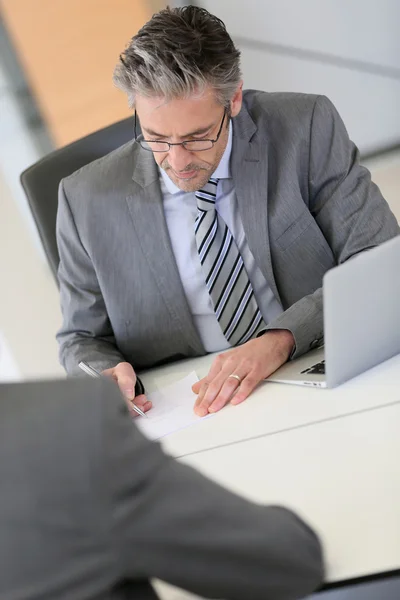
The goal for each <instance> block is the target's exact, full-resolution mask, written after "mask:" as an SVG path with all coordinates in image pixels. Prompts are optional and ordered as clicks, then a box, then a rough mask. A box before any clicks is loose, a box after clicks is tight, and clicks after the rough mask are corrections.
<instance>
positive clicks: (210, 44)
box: [57, 6, 399, 416]
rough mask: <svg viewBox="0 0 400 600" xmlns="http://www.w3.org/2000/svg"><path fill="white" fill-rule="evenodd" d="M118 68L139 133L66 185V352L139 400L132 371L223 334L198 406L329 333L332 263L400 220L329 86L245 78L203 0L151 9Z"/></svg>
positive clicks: (245, 385) (73, 365)
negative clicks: (279, 89)
mask: <svg viewBox="0 0 400 600" xmlns="http://www.w3.org/2000/svg"><path fill="white" fill-rule="evenodd" d="M114 80H115V83H116V84H117V85H118V86H119V87H120V88H121V89H122V90H124V91H125V92H126V93H127V95H128V98H129V103H130V106H131V107H132V108H134V110H135V115H134V123H135V124H134V140H133V141H132V142H131V143H128V144H127V145H125V146H123V147H121V148H118V149H117V150H115V151H114V152H112V153H111V154H109V155H107V156H105V157H104V158H102V159H99V160H97V161H95V162H93V163H91V164H90V165H88V166H86V167H84V168H83V169H81V170H79V171H78V172H77V173H75V174H73V175H72V176H70V177H68V178H66V179H65V180H63V181H62V182H61V185H60V192H59V213H58V225H57V237H58V246H59V253H60V268H59V280H60V289H61V304H62V309H63V315H64V322H63V326H62V328H61V330H60V332H59V334H58V341H59V344H60V357H61V361H62V363H63V365H64V367H65V368H66V370H67V371H68V372H69V373H75V372H77V369H78V363H79V361H81V360H83V361H86V362H88V363H90V364H92V365H93V366H94V367H95V368H97V370H100V371H101V370H104V372H105V374H106V375H109V376H110V377H112V378H113V379H115V380H116V381H117V382H118V384H119V386H120V389H121V390H122V391H123V393H124V394H125V396H126V397H127V398H128V399H129V400H132V399H133V397H134V394H135V391H134V387H135V384H136V383H137V380H136V371H140V370H141V369H144V368H149V367H154V366H155V365H158V364H162V363H165V362H168V361H172V360H177V359H179V358H185V357H194V356H201V355H204V354H205V353H211V352H219V355H218V356H217V358H216V359H215V360H214V362H213V364H212V366H211V369H210V372H209V373H208V375H207V376H206V377H205V378H203V379H202V380H201V381H200V382H199V383H197V384H196V385H195V386H194V391H195V393H196V394H197V395H198V396H197V400H196V405H195V410H196V412H197V414H198V415H200V416H204V415H205V414H207V412H214V411H217V410H219V409H220V408H222V407H223V406H224V405H225V404H226V403H227V402H228V401H231V402H232V403H233V404H238V403H240V402H242V401H243V400H244V399H245V398H246V397H247V396H248V395H249V394H250V393H251V392H252V390H253V389H254V388H255V386H256V385H258V383H259V382H260V381H261V380H262V379H264V378H265V377H267V376H268V375H270V374H271V373H272V372H274V371H275V370H276V369H277V368H279V367H280V366H281V365H282V364H283V363H284V362H285V361H287V360H288V359H291V358H295V357H297V356H300V355H301V354H303V353H304V352H307V351H308V350H310V349H311V348H315V347H316V346H318V345H320V344H321V343H322V341H323V316H322V289H321V285H322V278H323V275H324V274H325V273H326V272H327V271H328V270H329V269H330V268H332V267H334V266H335V265H337V264H339V263H342V262H344V261H346V260H348V259H349V258H351V257H352V256H354V255H356V254H357V253H359V252H362V251H364V250H366V249H368V248H371V247H373V246H376V245H378V244H380V243H382V242H384V241H386V240H387V239H389V238H391V237H394V236H395V235H397V234H398V233H399V227H398V224H397V221H396V219H395V217H394V216H393V214H392V213H391V211H390V209H389V207H388V205H387V203H386V202H385V200H384V199H383V198H382V196H381V194H380V192H379V190H378V188H377V187H376V186H375V185H374V184H373V183H371V179H370V174H369V172H368V171H367V170H366V169H365V168H364V167H362V166H360V164H359V160H358V159H359V154H358V150H357V148H356V147H355V146H354V144H353V143H352V142H351V141H350V140H349V137H348V134H347V132H346V129H345V127H344V125H343V122H342V120H341V118H340V116H339V115H338V113H337V111H336V110H335V108H334V107H333V105H332V103H331V102H330V101H329V100H328V99H327V98H326V97H324V96H315V95H308V94H294V93H265V92H261V91H255V90H247V91H243V87H242V79H241V72H240V61H239V51H238V50H237V49H236V48H235V46H234V44H233V42H232V40H231V38H230V36H229V34H228V33H227V31H226V29H225V26H224V24H223V23H222V22H221V21H220V20H219V19H217V18H216V17H214V16H213V15H211V14H210V13H208V12H207V11H206V10H204V9H201V8H197V7H193V6H187V7H184V8H175V9H165V10H162V11H161V12H159V13H157V14H155V15H154V16H153V17H152V19H151V20H150V21H149V22H148V23H147V24H146V25H145V26H144V27H143V28H142V29H141V30H140V31H139V32H138V34H137V35H136V36H135V37H133V39H132V40H131V42H130V43H129V45H128V47H127V48H126V50H125V52H124V53H123V54H122V56H121V58H120V62H119V64H118V66H117V68H116V71H115V75H114ZM373 285H374V282H373V281H371V286H373ZM137 391H138V390H137ZM135 402H136V404H138V405H139V406H140V407H141V408H143V410H148V409H149V408H150V407H151V405H150V403H149V402H148V401H147V400H146V397H145V396H144V395H143V394H140V395H139V396H138V397H137V398H136V400H135Z"/></svg>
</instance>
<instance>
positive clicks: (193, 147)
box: [133, 109, 226, 152]
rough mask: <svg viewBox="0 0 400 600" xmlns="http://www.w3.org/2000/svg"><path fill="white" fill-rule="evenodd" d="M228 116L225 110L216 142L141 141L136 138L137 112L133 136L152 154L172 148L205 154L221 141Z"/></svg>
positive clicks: (209, 140) (208, 140)
mask: <svg viewBox="0 0 400 600" xmlns="http://www.w3.org/2000/svg"><path fill="white" fill-rule="evenodd" d="M225 116H226V109H225V110H224V114H223V116H222V121H221V125H220V126H219V130H218V133H217V137H216V138H215V139H214V140H211V139H206V140H186V141H184V142H178V143H171V142H164V141H161V140H143V139H140V136H139V137H137V136H136V111H135V120H134V125H133V127H134V129H133V135H134V140H135V142H138V143H139V144H140V145H141V147H142V148H143V150H150V151H151V152H169V151H170V150H171V146H183V147H184V148H185V149H186V150H188V151H189V152H203V151H204V150H210V148H212V147H213V146H214V144H216V143H217V142H218V140H219V137H220V135H221V131H222V125H223V124H224V121H225Z"/></svg>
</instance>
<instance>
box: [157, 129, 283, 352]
mask: <svg viewBox="0 0 400 600" xmlns="http://www.w3.org/2000/svg"><path fill="white" fill-rule="evenodd" d="M231 151H232V123H230V124H229V138H228V143H227V146H226V148H225V152H224V154H223V156H222V158H221V161H220V163H219V165H218V167H217V168H216V170H215V171H214V173H213V174H212V177H215V178H217V179H220V181H219V183H218V188H217V197H216V201H215V208H216V210H217V211H218V214H220V215H221V217H222V218H223V219H224V221H225V223H226V224H227V226H228V227H229V229H230V231H231V233H232V236H233V239H234V240H235V242H236V244H237V247H238V249H239V252H240V254H241V256H242V259H243V263H244V266H245V269H246V271H247V274H248V277H249V279H250V282H251V285H252V286H253V290H254V295H255V297H256V300H257V304H258V307H259V309H260V311H261V314H262V316H263V318H264V322H265V323H269V322H270V321H272V320H273V319H275V318H276V317H277V316H278V315H279V314H281V313H282V312H283V311H282V307H281V305H280V303H279V301H278V300H277V299H276V298H275V296H274V294H273V293H272V290H271V288H270V286H269V285H268V282H267V280H266V279H265V277H264V275H263V274H262V273H261V271H260V269H259V268H258V267H257V265H256V263H255V260H254V257H253V254H252V253H251V251H250V248H249V246H248V244H247V241H246V238H245V234H244V229H243V224H242V221H241V218H240V214H239V211H238V208H237V200H236V194H235V189H234V185H233V179H232V178H231V173H230V164H229V163H230V156H231ZM159 171H160V185H161V191H162V195H163V200H164V213H165V218H166V222H167V227H168V232H169V236H170V238H171V244H172V249H173V252H174V255H175V260H176V264H177V266H178V271H179V275H180V278H181V281H182V284H183V288H184V290H185V294H186V298H187V301H188V304H189V309H190V311H191V313H192V315H193V320H194V324H195V326H196V328H197V331H198V332H199V335H200V338H201V341H202V343H203V345H204V349H205V350H206V352H218V351H221V350H226V349H227V348H230V344H229V343H228V341H227V340H226V338H225V336H224V334H223V333H222V329H221V328H220V326H219V323H218V320H217V317H216V316H215V312H214V308H213V305H212V302H211V297H210V294H209V293H208V290H207V286H206V283H205V277H204V272H203V269H202V266H201V263H200V259H199V255H198V252H197V247H196V240H195V235H194V221H195V219H196V215H197V204H196V197H195V195H194V192H183V191H182V190H180V189H179V188H178V187H177V186H176V185H175V184H174V183H173V182H172V181H171V179H170V178H169V177H168V175H167V174H166V173H165V171H164V170H163V169H159Z"/></svg>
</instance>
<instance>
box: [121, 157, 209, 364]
mask: <svg viewBox="0 0 400 600" xmlns="http://www.w3.org/2000/svg"><path fill="white" fill-rule="evenodd" d="M134 152H135V155H134V161H135V170H134V173H133V177H132V179H133V180H134V182H135V183H134V185H135V187H136V190H135V192H134V194H132V195H130V196H127V198H126V202H127V204H128V208H129V212H130V215H131V217H132V221H133V226H134V228H135V231H136V234H137V239H138V240H139V244H140V247H141V250H142V252H143V254H144V256H145V257H146V259H147V262H148V265H149V269H150V271H151V273H152V275H153V277H154V279H155V281H156V283H157V286H158V289H159V291H160V294H161V297H162V298H163V300H164V302H165V304H166V306H167V308H168V312H169V314H170V317H171V319H172V321H173V322H174V323H175V326H176V328H177V330H179V331H180V333H181V335H182V337H184V338H185V339H186V340H187V343H188V344H189V345H190V346H191V347H192V348H193V350H194V351H195V352H196V353H197V354H204V353H205V350H204V348H203V345H202V343H201V340H200V337H199V334H198V333H197V330H196V328H195V326H194V324H193V320H192V316H191V314H190V310H189V306H188V303H187V300H186V296H185V292H184V289H183V286H182V282H181V279H180V276H179V271H178V267H177V265H176V261H175V257H174V253H173V250H172V246H171V241H170V237H169V233H168V227H167V223H166V220H165V215H164V208H163V200H162V194H161V189H160V185H159V180H158V169H157V166H156V163H155V161H154V158H153V155H152V154H151V153H150V152H146V151H145V150H140V147H139V146H136V147H135V149H134Z"/></svg>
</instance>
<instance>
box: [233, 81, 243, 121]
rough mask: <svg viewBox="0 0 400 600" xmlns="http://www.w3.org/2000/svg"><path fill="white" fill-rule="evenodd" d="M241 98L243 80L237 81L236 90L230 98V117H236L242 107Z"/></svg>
mask: <svg viewBox="0 0 400 600" xmlns="http://www.w3.org/2000/svg"><path fill="white" fill-rule="evenodd" d="M242 100H243V80H242V81H240V82H239V85H238V87H237V90H236V92H235V93H234V95H233V98H232V100H231V117H236V115H238V114H239V112H240V109H241V108H242Z"/></svg>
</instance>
